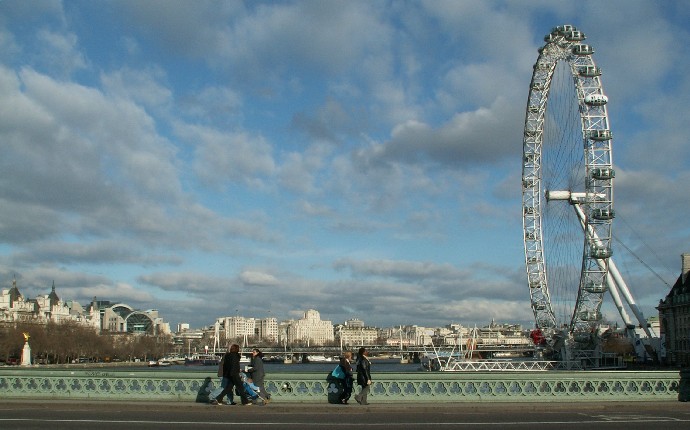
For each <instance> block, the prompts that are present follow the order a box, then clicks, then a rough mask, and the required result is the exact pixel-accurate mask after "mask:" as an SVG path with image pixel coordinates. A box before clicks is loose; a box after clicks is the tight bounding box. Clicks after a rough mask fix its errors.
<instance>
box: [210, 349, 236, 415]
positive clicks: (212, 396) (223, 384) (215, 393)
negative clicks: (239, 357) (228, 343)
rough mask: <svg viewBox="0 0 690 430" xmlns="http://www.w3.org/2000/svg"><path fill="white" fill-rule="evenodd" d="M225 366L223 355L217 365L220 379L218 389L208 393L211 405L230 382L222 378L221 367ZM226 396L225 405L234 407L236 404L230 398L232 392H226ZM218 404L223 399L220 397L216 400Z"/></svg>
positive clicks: (231, 397)
mask: <svg viewBox="0 0 690 430" xmlns="http://www.w3.org/2000/svg"><path fill="white" fill-rule="evenodd" d="M224 364H225V354H223V358H221V360H220V363H218V377H219V378H220V387H218V388H216V389H215V390H213V391H211V392H210V393H209V398H210V401H211V403H213V401H214V400H216V398H217V397H218V396H219V395H220V393H222V392H223V390H224V389H225V387H227V386H228V383H229V382H230V379H228V378H226V377H225V376H223V365H224ZM226 395H227V396H228V403H226V404H227V405H236V403H235V402H234V400H233V396H232V391H228V392H227V393H226ZM216 401H217V402H218V403H223V398H222V397H221V398H220V400H216Z"/></svg>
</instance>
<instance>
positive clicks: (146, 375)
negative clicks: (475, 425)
mask: <svg viewBox="0 0 690 430" xmlns="http://www.w3.org/2000/svg"><path fill="white" fill-rule="evenodd" d="M374 379H375V381H374V384H373V386H372V388H371V394H370V400H371V401H372V402H376V403H385V402H391V403H392V402H394V403H405V402H409V403H414V402H425V401H427V402H485V401H492V402H495V401H504V402H548V401H567V402H570V401H602V400H617V401H621V400H623V401H667V400H668V401H676V400H679V390H680V385H681V380H680V374H679V372H678V371H646V372H631V371H573V372H566V371H545V372H491V373H479V372H467V373H449V372H419V373H377V374H375V375H374ZM685 382H686V381H684V386H685ZM217 385H218V378H217V377H215V375H213V374H210V373H209V374H206V373H200V372H174V371H122V370H113V371H109V370H87V369H78V370H76V369H75V370H49V369H36V368H31V369H26V368H0V399H2V398H34V399H94V400H144V401H146V400H150V401H179V402H207V401H208V393H209V392H210V391H211V390H212V389H213V388H214V387H216V386H217ZM266 389H267V390H268V391H269V392H270V393H271V397H272V400H273V401H274V402H322V403H325V402H326V401H327V396H328V392H329V390H334V389H336V387H335V386H334V385H333V384H330V383H328V382H327V381H326V379H325V375H322V374H316V373H273V374H269V375H268V376H267V378H266ZM358 389H359V388H358V387H355V392H357V391H358Z"/></svg>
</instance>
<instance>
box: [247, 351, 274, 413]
mask: <svg viewBox="0 0 690 430" xmlns="http://www.w3.org/2000/svg"><path fill="white" fill-rule="evenodd" d="M246 370H247V373H248V374H249V377H250V378H251V379H252V382H253V383H254V385H256V386H257V387H259V396H261V398H262V399H264V402H266V403H268V402H270V401H271V395H270V394H268V391H266V387H265V386H264V378H265V377H266V372H265V371H264V353H263V352H261V350H260V349H259V348H254V349H252V358H251V360H250V362H249V367H247V369H246Z"/></svg>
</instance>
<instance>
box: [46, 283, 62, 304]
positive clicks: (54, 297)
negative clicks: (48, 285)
mask: <svg viewBox="0 0 690 430" xmlns="http://www.w3.org/2000/svg"><path fill="white" fill-rule="evenodd" d="M48 298H49V299H50V307H51V309H52V307H53V306H56V305H57V304H58V303H59V302H60V298H59V297H58V295H57V293H56V292H55V280H53V289H52V291H51V292H50V294H48Z"/></svg>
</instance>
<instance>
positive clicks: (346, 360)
mask: <svg viewBox="0 0 690 430" xmlns="http://www.w3.org/2000/svg"><path fill="white" fill-rule="evenodd" d="M350 360H352V352H350V351H345V352H344V353H343V356H342V358H341V359H340V367H341V368H342V369H343V372H344V373H345V380H344V381H343V392H342V394H341V395H340V403H342V404H343V405H347V401H348V400H350V396H351V395H352V384H353V382H354V380H353V378H352V365H351V364H350Z"/></svg>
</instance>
